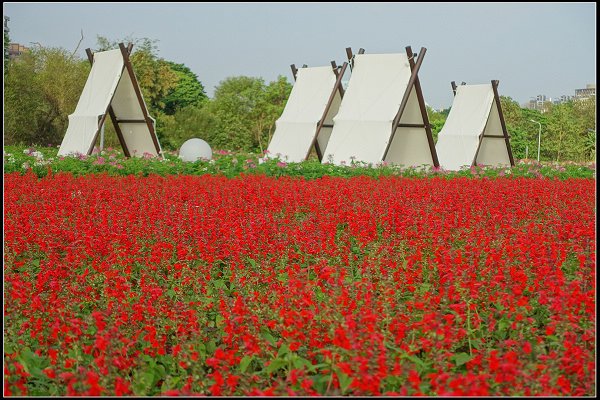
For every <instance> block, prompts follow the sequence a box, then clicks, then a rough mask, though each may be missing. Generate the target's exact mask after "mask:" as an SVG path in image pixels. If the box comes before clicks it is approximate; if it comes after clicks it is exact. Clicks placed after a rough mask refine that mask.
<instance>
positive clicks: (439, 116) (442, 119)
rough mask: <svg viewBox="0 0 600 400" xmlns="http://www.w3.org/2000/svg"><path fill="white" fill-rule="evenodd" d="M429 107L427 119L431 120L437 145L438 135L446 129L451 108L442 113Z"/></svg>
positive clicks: (432, 131)
mask: <svg viewBox="0 0 600 400" xmlns="http://www.w3.org/2000/svg"><path fill="white" fill-rule="evenodd" d="M426 107H427V117H428V118H429V124H430V125H431V133H432V135H433V141H434V142H436V143H437V138H438V134H439V133H440V131H441V130H442V128H443V127H444V124H445V123H446V119H447V118H448V113H449V112H450V108H447V109H446V110H442V111H435V110H434V109H433V108H431V107H429V106H426Z"/></svg>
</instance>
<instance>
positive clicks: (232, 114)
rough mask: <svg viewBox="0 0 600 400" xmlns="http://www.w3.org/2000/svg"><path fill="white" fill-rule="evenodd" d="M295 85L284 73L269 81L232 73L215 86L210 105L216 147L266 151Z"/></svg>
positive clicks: (212, 135) (213, 142)
mask: <svg viewBox="0 0 600 400" xmlns="http://www.w3.org/2000/svg"><path fill="white" fill-rule="evenodd" d="M291 87H292V85H291V84H290V83H288V82H287V80H286V78H284V77H282V76H280V77H279V78H278V79H277V81H275V82H271V83H270V84H269V85H265V82H264V80H263V79H261V78H252V77H247V76H240V77H231V78H227V79H225V80H224V81H222V82H221V83H220V84H219V86H218V87H217V88H216V90H215V96H214V99H213V100H212V101H211V102H210V103H209V104H208V105H207V107H208V109H207V112H209V113H210V114H212V116H213V118H214V119H213V121H214V125H212V126H211V128H212V129H211V131H210V132H209V133H208V138H209V143H210V144H211V146H213V147H217V148H225V149H229V150H243V151H260V152H262V151H264V150H265V149H266V147H267V145H268V141H269V140H270V137H271V136H272V133H273V130H274V124H275V120H276V119H277V118H278V117H279V115H281V113H282V112H283V108H284V107H285V102H286V101H287V97H288V96H289V93H290V91H291Z"/></svg>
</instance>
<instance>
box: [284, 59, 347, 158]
mask: <svg viewBox="0 0 600 400" xmlns="http://www.w3.org/2000/svg"><path fill="white" fill-rule="evenodd" d="M290 67H291V69H292V76H293V77H294V81H296V78H297V75H298V68H296V65H295V64H292V65H290ZM306 67H307V65H306V64H304V65H303V66H302V68H306ZM347 67H348V63H347V62H344V64H342V66H341V67H339V66H337V64H336V62H335V61H331V68H332V69H333V73H334V74H335V76H336V80H335V84H334V85H333V89H332V90H331V94H330V95H329V99H328V100H327V105H326V106H325V110H324V111H323V115H322V116H321V119H320V120H319V122H318V123H317V129H316V130H315V135H314V137H313V140H312V142H311V145H310V146H309V147H308V152H307V153H306V156H305V157H304V159H305V160H306V159H308V156H309V154H310V151H311V149H312V148H313V146H314V148H315V151H316V153H317V157H318V158H319V162H321V161H322V160H323V151H322V150H321V148H320V146H319V142H318V140H317V139H318V137H319V133H320V132H321V129H322V128H333V124H325V119H326V118H327V114H328V113H329V109H330V108H331V105H332V104H333V100H334V99H335V94H336V92H338V91H339V93H340V97H341V98H342V99H343V98H344V88H343V87H342V78H343V76H344V72H346V68H347ZM338 70H339V71H338Z"/></svg>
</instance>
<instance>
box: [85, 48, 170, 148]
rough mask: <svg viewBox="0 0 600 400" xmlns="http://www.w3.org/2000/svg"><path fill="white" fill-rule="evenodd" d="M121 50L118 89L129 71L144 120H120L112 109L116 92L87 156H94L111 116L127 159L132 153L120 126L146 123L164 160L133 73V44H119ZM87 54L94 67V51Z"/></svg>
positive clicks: (100, 122)
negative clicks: (99, 138)
mask: <svg viewBox="0 0 600 400" xmlns="http://www.w3.org/2000/svg"><path fill="white" fill-rule="evenodd" d="M119 49H120V50H121V54H122V55H123V69H122V70H121V77H120V78H119V82H118V83H117V86H116V87H118V86H119V83H121V79H123V71H124V70H125V69H127V72H128V74H129V77H130V79H131V83H132V85H133V90H134V91H135V95H136V98H137V100H138V102H139V105H140V108H141V110H142V113H143V114H144V119H140V120H130V119H121V120H120V119H118V118H117V116H116V114H115V112H114V110H113V108H112V102H113V99H114V96H115V94H116V93H117V91H116V90H115V91H114V93H113V95H112V97H111V99H110V102H109V103H108V107H107V109H106V111H105V112H104V114H103V115H102V117H101V118H100V120H99V121H98V129H97V130H96V133H95V134H94V139H93V140H92V144H91V146H90V148H89V150H88V152H87V155H91V154H92V151H93V150H94V145H95V144H96V140H97V139H98V134H99V133H100V130H101V129H102V126H103V125H104V123H105V121H106V116H107V115H110V119H111V121H112V123H113V126H114V127H115V132H116V133H117V138H118V139H119V143H120V144H121V147H122V148H123V154H124V155H125V157H131V153H130V151H129V149H128V148H127V143H126V141H125V137H124V136H123V131H122V130H121V127H120V125H119V124H122V123H123V124H126V123H145V124H146V125H147V126H148V130H149V132H150V136H151V137H152V142H153V143H154V148H155V149H156V154H158V156H159V157H163V158H164V156H163V154H162V153H161V150H160V144H159V143H158V136H157V135H156V131H155V129H154V122H153V121H152V119H151V118H150V114H149V113H148V108H147V107H146V104H145V103H144V99H143V97H142V92H141V90H140V86H139V84H138V81H137V78H136V77H135V73H134V71H133V66H132V64H131V60H130V59H129V55H130V54H131V50H132V49H133V44H132V43H129V44H128V45H127V47H125V45H124V44H123V43H119ZM85 53H86V54H87V57H88V61H89V62H90V65H92V66H93V65H94V54H93V53H92V50H91V49H90V48H87V49H85Z"/></svg>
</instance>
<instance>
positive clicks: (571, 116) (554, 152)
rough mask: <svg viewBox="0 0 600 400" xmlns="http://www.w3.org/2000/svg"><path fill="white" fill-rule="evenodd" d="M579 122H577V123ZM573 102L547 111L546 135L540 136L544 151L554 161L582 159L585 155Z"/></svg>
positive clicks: (579, 124)
mask: <svg viewBox="0 0 600 400" xmlns="http://www.w3.org/2000/svg"><path fill="white" fill-rule="evenodd" d="M578 122H579V123H578ZM580 126H581V122H580V121H578V120H577V118H576V117H575V112H574V104H573V102H567V103H563V104H559V105H555V106H553V107H552V109H551V110H550V112H549V113H548V119H547V126H546V131H545V133H546V135H544V136H545V137H543V138H542V140H543V141H544V146H543V147H542V148H543V149H544V151H545V153H546V154H547V155H548V156H549V158H551V159H552V160H555V161H564V160H575V161H582V160H583V159H584V157H585V147H584V140H583V139H584V138H583V137H582V136H581V132H580Z"/></svg>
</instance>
